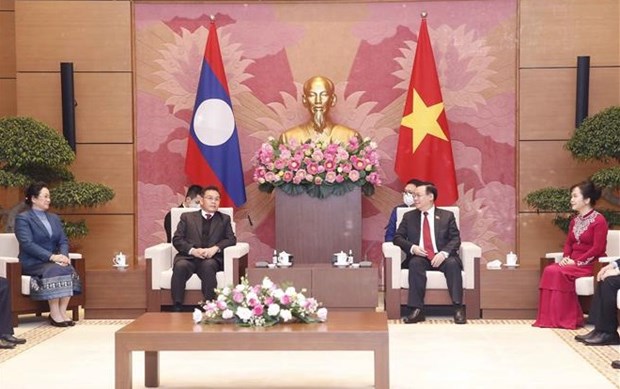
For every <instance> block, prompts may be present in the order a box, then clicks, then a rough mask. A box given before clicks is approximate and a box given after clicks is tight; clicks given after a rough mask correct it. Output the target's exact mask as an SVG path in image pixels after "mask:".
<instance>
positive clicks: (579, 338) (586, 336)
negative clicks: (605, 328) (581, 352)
mask: <svg viewBox="0 0 620 389" xmlns="http://www.w3.org/2000/svg"><path fill="white" fill-rule="evenodd" d="M595 334H598V331H596V330H592V331H590V332H588V333H587V334H583V335H575V340H576V341H577V342H581V343H585V341H586V339H590V338H591V337H593V336H594V335H595Z"/></svg>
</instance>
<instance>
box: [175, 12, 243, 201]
mask: <svg viewBox="0 0 620 389" xmlns="http://www.w3.org/2000/svg"><path fill="white" fill-rule="evenodd" d="M185 173H186V174H187V176H188V177H189V179H190V180H191V183H192V184H198V185H202V186H206V185H216V186H218V187H219V188H220V190H221V191H222V193H221V197H222V200H221V203H220V205H221V206H224V207H227V206H233V205H234V206H236V207H239V206H241V205H243V204H244V203H245V202H246V197H245V186H244V185H243V168H242V166H241V153H240V152H239V133H238V131H237V126H236V125H235V117H234V115H233V111H232V104H231V103H230V92H229V91H228V82H227V81H226V74H225V73H224V65H223V63H222V55H221V53H220V45H219V42H218V38H217V29H216V27H215V23H214V22H211V26H210V27H209V37H208V38H207V46H206V47H205V55H204V58H203V61H202V70H201V71H200V80H199V82H198V91H197V92H196V103H195V104H194V114H193V115H192V121H191V123H190V127H189V138H188V140H187V154H186V158H185Z"/></svg>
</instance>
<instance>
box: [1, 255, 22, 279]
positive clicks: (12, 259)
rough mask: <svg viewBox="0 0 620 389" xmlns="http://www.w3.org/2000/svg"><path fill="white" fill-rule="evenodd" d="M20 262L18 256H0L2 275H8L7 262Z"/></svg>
mask: <svg viewBox="0 0 620 389" xmlns="http://www.w3.org/2000/svg"><path fill="white" fill-rule="evenodd" d="M15 262H19V259H17V258H16V257H0V277H4V278H7V277H6V274H7V273H6V264H7V263H15Z"/></svg>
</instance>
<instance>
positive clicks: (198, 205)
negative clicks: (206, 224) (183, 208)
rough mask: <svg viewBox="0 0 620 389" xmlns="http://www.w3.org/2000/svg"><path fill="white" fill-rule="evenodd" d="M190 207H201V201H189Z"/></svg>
mask: <svg viewBox="0 0 620 389" xmlns="http://www.w3.org/2000/svg"><path fill="white" fill-rule="evenodd" d="M189 207H190V208H200V203H194V202H193V201H192V202H191V203H189Z"/></svg>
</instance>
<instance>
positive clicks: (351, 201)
mask: <svg viewBox="0 0 620 389" xmlns="http://www.w3.org/2000/svg"><path fill="white" fill-rule="evenodd" d="M275 248H276V249H277V250H278V252H280V251H283V250H284V251H286V252H287V253H291V254H292V255H293V256H294V259H293V261H294V263H296V264H311V263H331V260H332V256H333V254H334V253H337V252H340V251H344V252H346V253H348V251H349V250H353V256H354V258H355V259H356V261H357V260H358V259H359V258H361V255H362V192H361V190H360V188H356V189H355V190H353V191H351V192H348V193H347V194H345V195H343V196H330V197H328V198H325V199H317V198H314V197H310V196H308V195H306V194H302V195H299V196H289V195H287V194H286V193H284V192H283V191H281V190H279V189H277V188H276V247H275Z"/></svg>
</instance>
